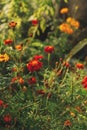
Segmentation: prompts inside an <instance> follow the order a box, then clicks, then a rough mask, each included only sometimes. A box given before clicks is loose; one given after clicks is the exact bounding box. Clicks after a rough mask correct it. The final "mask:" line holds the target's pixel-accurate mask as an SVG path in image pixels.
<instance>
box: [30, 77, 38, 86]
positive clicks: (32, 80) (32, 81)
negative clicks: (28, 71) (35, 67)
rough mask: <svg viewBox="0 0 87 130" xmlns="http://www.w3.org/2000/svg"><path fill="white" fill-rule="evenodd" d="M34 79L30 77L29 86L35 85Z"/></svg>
mask: <svg viewBox="0 0 87 130" xmlns="http://www.w3.org/2000/svg"><path fill="white" fill-rule="evenodd" d="M36 82H37V81H36V78H35V77H31V78H30V79H28V83H29V84H30V85H33V84H36Z"/></svg>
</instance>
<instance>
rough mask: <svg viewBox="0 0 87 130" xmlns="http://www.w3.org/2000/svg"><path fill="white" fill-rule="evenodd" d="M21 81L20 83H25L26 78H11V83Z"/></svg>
mask: <svg viewBox="0 0 87 130" xmlns="http://www.w3.org/2000/svg"><path fill="white" fill-rule="evenodd" d="M14 82H19V83H20V84H24V79H23V78H22V77H14V78H12V80H11V83H14Z"/></svg>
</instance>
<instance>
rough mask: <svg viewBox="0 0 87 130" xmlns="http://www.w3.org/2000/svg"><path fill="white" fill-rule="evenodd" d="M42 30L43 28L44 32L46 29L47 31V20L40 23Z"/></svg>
mask: <svg viewBox="0 0 87 130" xmlns="http://www.w3.org/2000/svg"><path fill="white" fill-rule="evenodd" d="M40 28H41V30H42V32H44V31H45V29H46V21H45V19H42V20H41V22H40Z"/></svg>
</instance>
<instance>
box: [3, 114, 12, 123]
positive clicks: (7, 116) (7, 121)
mask: <svg viewBox="0 0 87 130" xmlns="http://www.w3.org/2000/svg"><path fill="white" fill-rule="evenodd" d="M3 119H4V122H6V123H9V122H11V121H12V117H11V115H10V114H7V115H5V116H4V117H3Z"/></svg>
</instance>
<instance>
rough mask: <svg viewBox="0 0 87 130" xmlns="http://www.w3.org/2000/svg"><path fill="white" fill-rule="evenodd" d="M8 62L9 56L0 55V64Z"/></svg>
mask: <svg viewBox="0 0 87 130" xmlns="http://www.w3.org/2000/svg"><path fill="white" fill-rule="evenodd" d="M8 60H9V56H8V55H7V54H0V62H7V61H8Z"/></svg>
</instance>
